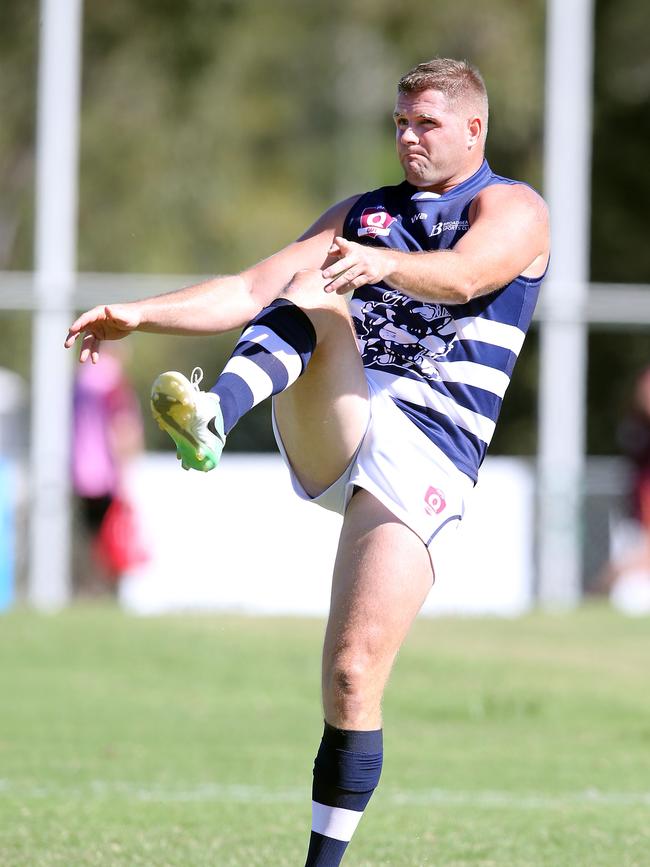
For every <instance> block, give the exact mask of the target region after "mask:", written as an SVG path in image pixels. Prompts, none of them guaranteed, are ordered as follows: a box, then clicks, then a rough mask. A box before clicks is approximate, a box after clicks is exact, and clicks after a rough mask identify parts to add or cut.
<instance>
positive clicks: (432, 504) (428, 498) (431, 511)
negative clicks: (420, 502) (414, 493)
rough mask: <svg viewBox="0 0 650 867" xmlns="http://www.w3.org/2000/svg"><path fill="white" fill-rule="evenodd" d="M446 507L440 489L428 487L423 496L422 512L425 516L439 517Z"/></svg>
mask: <svg viewBox="0 0 650 867" xmlns="http://www.w3.org/2000/svg"><path fill="white" fill-rule="evenodd" d="M446 505H447V501H446V500H445V495H444V493H443V492H442V491H441V490H440V488H434V487H433V486H432V485H429V487H428V488H427V492H426V494H425V495H424V511H425V512H426V513H427V515H439V514H440V512H442V510H443V509H444V508H445V507H446Z"/></svg>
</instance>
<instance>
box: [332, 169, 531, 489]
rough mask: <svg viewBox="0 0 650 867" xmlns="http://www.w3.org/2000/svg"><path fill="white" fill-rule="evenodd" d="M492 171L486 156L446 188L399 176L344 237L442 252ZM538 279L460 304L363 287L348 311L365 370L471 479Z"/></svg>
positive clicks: (496, 179) (357, 209)
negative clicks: (421, 187) (432, 188)
mask: <svg viewBox="0 0 650 867" xmlns="http://www.w3.org/2000/svg"><path fill="white" fill-rule="evenodd" d="M515 183H518V181H514V180H511V179H510V178H504V177H501V176H500V175H495V174H494V173H493V172H492V170H491V169H490V167H489V165H488V163H487V162H485V161H484V162H483V165H482V166H481V168H480V169H479V170H478V171H477V172H476V173H475V174H474V175H472V177H470V178H468V179H467V180H466V181H463V183H462V184H459V185H458V186H457V187H454V188H453V189H452V190H450V191H449V192H447V193H444V194H442V195H439V194H437V193H429V192H422V191H418V189H417V188H416V187H413V186H411V184H409V183H408V182H406V181H404V182H403V183H401V184H398V185H397V186H388V187H381V188H380V189H378V190H373V191H371V192H369V193H365V194H364V195H362V196H361V198H360V199H359V200H358V201H357V202H356V203H355V204H354V205H353V207H352V208H351V209H350V211H349V213H348V214H347V217H346V219H345V223H344V229H343V234H344V236H345V237H346V238H347V239H348V240H350V241H356V242H357V243H360V244H369V245H371V246H374V247H390V248H391V249H395V250H403V251H404V252H417V251H429V250H448V249H450V248H451V247H453V246H454V244H455V243H456V242H457V241H458V240H459V238H462V236H463V234H464V233H465V232H466V231H467V230H468V229H469V218H468V215H469V210H470V205H471V203H472V200H473V199H474V197H475V196H476V194H477V193H478V192H479V191H480V190H482V189H483V188H485V187H487V186H489V185H491V184H515ZM541 282H542V277H539V278H534V279H531V278H527V277H521V276H519V277H517V278H516V279H515V280H513V281H512V282H511V283H508V284H507V285H506V286H503V287H502V288H501V289H497V290H495V291H494V292H491V293H489V294H488V295H483V296H482V297H480V298H474V299H472V300H471V301H469V302H468V303H465V304H442V303H435V302H428V303H424V302H422V301H417V300H415V299H413V298H409V297H408V296H407V295H404V294H402V293H401V292H397V291H395V290H393V289H391V288H390V287H389V286H387V285H386V284H384V283H378V284H377V285H367V286H362V287H361V288H360V289H357V290H356V291H355V292H354V293H353V296H352V300H351V304H350V307H351V313H352V317H353V320H354V325H355V329H356V334H357V341H358V344H359V349H360V352H361V356H362V358H363V363H364V366H365V368H366V374H367V375H368V377H370V378H372V380H373V382H374V383H375V384H376V385H377V386H378V387H379V388H381V389H384V390H386V391H387V392H388V393H389V394H390V396H391V398H392V399H393V401H394V402H395V404H396V405H397V406H398V407H399V408H400V409H401V410H402V412H404V414H405V415H406V416H407V417H408V418H409V419H410V420H411V421H412V422H413V424H415V425H417V426H418V427H419V428H420V429H421V430H422V431H423V432H424V433H425V434H426V436H427V437H429V439H430V440H431V441H432V442H433V443H434V444H435V445H436V446H437V447H438V448H439V449H441V450H442V451H443V452H444V453H445V454H446V455H447V457H449V458H450V459H451V460H452V461H453V463H454V464H455V465H456V466H457V467H458V469H459V470H461V472H463V473H465V474H466V475H468V476H470V478H472V479H473V480H474V481H476V478H477V473H478V468H479V466H480V465H481V463H482V462H483V458H484V457H485V452H486V450H487V447H488V445H489V443H490V440H491V438H492V434H493V433H494V428H495V424H496V421H497V417H498V415H499V412H500V409H501V403H502V401H503V395H504V393H505V391H506V388H507V387H508V384H509V382H510V377H511V375H512V371H513V368H514V365H515V362H516V360H517V355H518V353H519V350H520V349H521V346H522V343H523V341H524V337H525V335H526V331H527V330H528V327H529V325H530V322H531V319H532V316H533V310H534V308H535V304H536V302H537V297H538V295H539V287H540V284H541Z"/></svg>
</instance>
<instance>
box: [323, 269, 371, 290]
mask: <svg viewBox="0 0 650 867" xmlns="http://www.w3.org/2000/svg"><path fill="white" fill-rule="evenodd" d="M360 279H361V282H360V283H358V286H363V285H364V283H367V282H368V280H367V275H366V274H365V273H364V269H363V268H362V267H361V265H357V266H356V267H353V268H348V270H347V271H346V272H345V274H340V275H339V276H338V277H336V279H334V280H332V282H331V283H328V284H327V286H326V287H325V291H326V292H349V291H350V288H351V287H352V288H357V281H358V280H360Z"/></svg>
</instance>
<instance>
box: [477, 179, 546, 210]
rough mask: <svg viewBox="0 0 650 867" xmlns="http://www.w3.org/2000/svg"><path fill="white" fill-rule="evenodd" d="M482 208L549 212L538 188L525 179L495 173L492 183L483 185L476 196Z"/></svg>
mask: <svg viewBox="0 0 650 867" xmlns="http://www.w3.org/2000/svg"><path fill="white" fill-rule="evenodd" d="M474 201H475V202H476V204H477V205H478V206H479V207H481V208H489V209H492V208H502V207H504V206H506V207H509V208H513V207H514V208H521V209H523V210H531V211H534V212H535V213H536V214H538V215H541V214H543V213H546V214H547V213H548V207H547V205H546V202H545V201H544V199H543V198H542V196H541V195H540V193H538V192H537V190H536V189H535V188H534V187H532V186H530V184H527V183H525V182H524V181H517V180H514V179H513V178H505V177H502V176H501V175H494V176H493V180H492V182H491V183H490V184H488V185H487V186H485V187H483V189H482V190H480V191H479V192H478V193H477V194H476V197H475V200H474Z"/></svg>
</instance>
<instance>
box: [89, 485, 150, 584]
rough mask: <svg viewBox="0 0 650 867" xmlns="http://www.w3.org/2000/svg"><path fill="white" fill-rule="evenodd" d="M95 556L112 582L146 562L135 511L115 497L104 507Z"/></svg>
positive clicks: (125, 502)
mask: <svg viewBox="0 0 650 867" xmlns="http://www.w3.org/2000/svg"><path fill="white" fill-rule="evenodd" d="M95 553H96V555H97V557H98V558H99V560H100V561H101V563H102V564H103V565H104V567H105V568H106V570H107V572H108V573H109V575H110V576H111V577H112V579H113V580H114V581H118V580H119V578H120V577H121V575H122V574H123V573H125V572H128V570H129V569H132V568H133V567H134V566H140V565H142V564H143V563H146V562H147V560H148V559H149V552H148V551H147V548H146V546H145V544H144V542H143V540H142V534H141V532H140V527H139V525H138V520H137V516H136V513H135V509H134V508H133V506H131V505H130V503H128V502H127V501H126V500H124V499H122V498H120V497H116V498H115V499H114V500H113V502H112V503H111V505H110V506H109V507H108V510H107V512H106V514H105V515H104V519H103V520H102V523H101V526H100V528H99V533H98V534H97V539H96V541H95Z"/></svg>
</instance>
